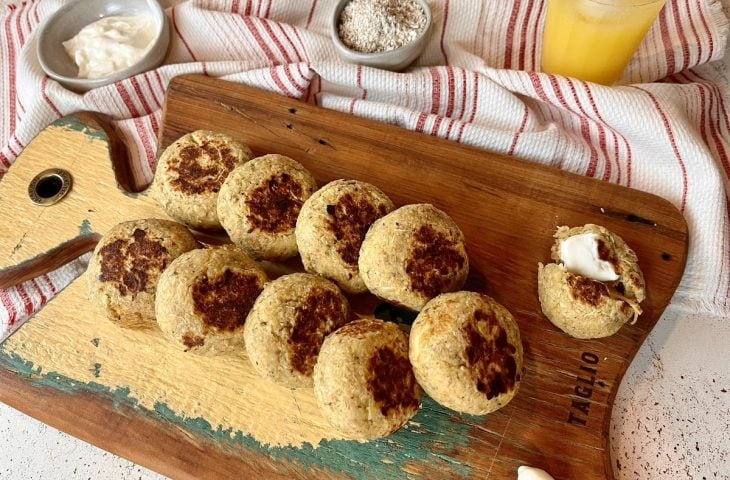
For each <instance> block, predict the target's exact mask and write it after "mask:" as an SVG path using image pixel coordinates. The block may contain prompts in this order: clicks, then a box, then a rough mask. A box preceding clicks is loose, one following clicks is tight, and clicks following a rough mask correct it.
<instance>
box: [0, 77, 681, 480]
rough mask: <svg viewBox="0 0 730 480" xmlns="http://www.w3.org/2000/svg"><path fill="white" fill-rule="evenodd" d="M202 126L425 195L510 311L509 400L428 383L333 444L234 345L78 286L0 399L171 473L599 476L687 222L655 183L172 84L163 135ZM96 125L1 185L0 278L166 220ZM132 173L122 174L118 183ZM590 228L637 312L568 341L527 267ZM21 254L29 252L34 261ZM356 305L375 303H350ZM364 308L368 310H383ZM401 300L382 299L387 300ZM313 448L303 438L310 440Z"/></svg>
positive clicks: (50, 311) (74, 133)
mask: <svg viewBox="0 0 730 480" xmlns="http://www.w3.org/2000/svg"><path fill="white" fill-rule="evenodd" d="M200 128H205V129H209V130H215V131H220V132H225V133H228V134H231V135H234V136H237V137H239V138H241V139H243V140H244V141H246V142H247V143H248V144H249V145H250V146H251V147H252V149H253V150H254V152H256V153H258V154H263V153H280V154H284V155H288V156H290V157H292V158H294V159H296V160H298V161H300V162H302V163H303V164H304V165H305V166H306V167H307V168H309V169H310V170H311V171H312V172H313V173H314V175H315V177H316V178H317V180H318V181H319V182H320V184H324V183H325V182H327V181H330V180H333V179H336V178H355V179H360V180H364V181H368V182H371V183H373V184H375V185H377V186H379V187H380V188H382V189H383V190H384V191H385V192H386V193H387V194H388V195H389V196H390V197H391V198H392V199H393V200H394V201H395V202H396V204H401V205H402V204H406V203H415V202H430V203H433V204H434V205H436V206H437V207H439V208H441V209H443V210H445V211H446V212H448V213H449V214H450V215H451V216H452V217H453V218H454V219H455V220H456V222H457V223H458V224H459V226H460V227H461V228H462V230H463V231H464V234H465V236H466V239H467V244H468V252H469V255H470V260H471V265H472V271H471V274H470V280H469V283H468V285H467V287H468V288H469V289H474V290H478V291H484V292H486V293H488V294H489V295H491V296H493V297H494V298H496V299H497V300H498V301H499V302H501V303H502V304H504V305H505V306H506V307H507V308H508V309H509V310H510V311H511V312H512V313H513V314H514V316H515V317H516V319H517V321H518V323H519V326H520V331H521V335H522V339H523V343H524V350H525V370H526V371H525V376H524V381H523V382H522V386H521V388H520V390H519V392H518V394H517V395H516V397H515V399H514V400H513V401H512V402H511V403H510V404H509V405H508V406H506V407H505V408H503V409H502V410H500V411H498V412H496V413H493V414H491V415H488V416H483V417H474V416H468V415H459V414H457V413H455V412H452V411H450V410H448V409H445V408H443V407H440V406H439V405H437V404H435V402H433V401H432V400H430V399H428V398H427V397H424V401H423V407H422V409H421V411H420V412H419V414H418V415H417V416H416V417H415V418H414V419H413V421H412V422H410V423H409V424H408V425H407V426H406V427H405V428H403V429H402V430H400V431H399V432H397V433H396V434H394V435H392V436H391V437H388V438H387V439H383V440H380V441H376V442H370V443H358V442H350V441H344V440H339V439H338V438H337V436H336V434H335V433H334V432H333V431H331V429H329V427H328V426H327V425H326V422H325V421H324V419H323V418H321V416H320V415H319V413H318V412H317V410H316V406H315V405H314V402H313V396H312V393H311V391H310V390H308V389H301V390H296V391H291V390H287V389H283V388H280V387H277V386H275V385H272V384H269V383H268V382H265V381H263V380H260V379H258V378H257V377H256V376H255V374H254V373H253V371H252V369H251V368H250V366H249V364H248V362H247V359H246V358H245V355H244V354H243V353H241V354H240V355H228V356H222V357H216V358H211V359H208V358H200V357H195V356H192V355H189V354H185V353H182V352H178V351H176V350H175V348H174V346H172V345H169V344H167V342H165V340H164V338H163V337H162V336H161V333H160V332H159V331H154V330H152V331H147V332H132V331H126V330H122V329H119V328H117V327H116V326H114V325H112V324H111V323H110V322H108V321H106V320H105V319H103V318H102V317H101V316H100V315H99V313H98V312H97V311H96V310H95V309H94V308H93V306H92V305H90V304H89V302H88V301H87V299H86V287H85V278H81V279H79V280H77V281H75V282H74V283H73V284H72V285H71V286H70V287H68V288H67V289H66V290H64V291H63V292H61V294H59V296H58V297H57V298H56V299H54V300H53V301H52V302H51V303H50V304H49V305H48V306H47V307H46V308H44V309H43V310H42V311H41V312H40V313H39V314H37V315H36V316H35V317H34V318H33V319H32V320H31V321H30V322H29V323H28V324H26V325H25V326H23V327H22V328H21V329H20V330H19V331H18V332H17V333H16V334H15V335H14V336H13V337H11V339H10V340H8V341H7V342H6V343H5V344H3V345H2V349H1V350H0V364H2V365H3V368H2V369H0V377H2V378H0V381H1V382H2V384H1V385H0V401H3V402H5V403H8V404H9V405H11V406H14V407H15V408H18V409H20V410H22V411H25V412H27V413H29V414H30V415H32V416H34V417H36V418H39V419H40V420H42V421H44V422H46V423H49V424H50V425H53V426H55V427H57V428H60V429H62V430H65V431H68V432H69V433H71V434H73V435H76V436H79V437H81V438H83V439H85V440H87V441H89V442H91V443H94V444H96V445H99V446H101V447H102V448H105V449H107V450H110V451H112V452H114V453H117V454H120V455H122V456H125V457H127V458H129V459H131V460H134V461H136V462H138V463H141V464H143V465H145V466H148V467H150V468H153V469H155V470H158V471H160V472H162V473H165V474H167V475H170V476H172V477H176V478H215V477H225V478H399V477H408V478H428V479H431V478H464V477H465V478H480V479H508V478H516V469H517V467H518V466H519V465H523V464H525V465H533V466H537V467H541V468H545V469H546V470H548V471H549V472H551V473H552V474H553V475H554V476H555V477H556V478H558V479H581V480H593V479H612V478H614V476H613V472H612V467H611V460H610V458H609V452H610V448H609V445H608V426H609V425H608V424H609V421H610V417H611V415H610V414H611V405H612V403H613V399H614V396H615V394H616V390H617V389H618V386H619V383H620V381H621V378H622V376H623V374H624V372H625V371H626V368H627V367H628V365H629V363H630V362H631V359H632V358H633V357H634V355H635V353H636V351H637V350H638V348H639V346H640V345H641V343H642V342H643V340H644V339H645V338H646V336H647V334H648V333H649V332H650V331H651V329H652V328H653V326H654V325H655V323H656V321H657V320H658V318H659V316H660V315H661V313H662V312H663V310H664V308H665V307H666V305H667V304H668V302H669V300H670V299H671V296H672V294H673V292H674V290H675V289H676V286H677V285H678V283H679V280H680V278H681V276H682V272H683V269H684V264H685V260H686V252H687V227H686V224H685V222H684V220H683V218H682V217H681V215H680V214H679V213H678V211H677V210H676V209H675V208H674V207H673V206H672V205H671V204H669V203H668V202H667V201H665V200H663V199H661V198H658V197H656V196H653V195H650V194H647V193H644V192H639V191H636V190H631V189H627V188H624V187H619V186H615V185H611V184H608V183H604V182H600V181H597V180H594V179H589V178H583V177H580V176H576V175H573V174H569V173H565V172H561V171H558V170H555V169H552V168H548V167H543V166H539V165H535V164H533V163H528V162H524V161H519V160H516V159H514V158H510V157H504V156H498V155H494V154H491V153H488V152H485V151H481V150H477V149H473V148H469V147H465V146H462V145H458V144H455V143H452V142H448V141H444V140H440V139H437V138H433V137H429V136H426V135H421V134H417V133H412V132H408V131H405V130H403V129H400V128H397V127H393V126H390V125H385V124H379V123H374V122H371V121H368V120H365V119H359V118H354V117H351V116H348V115H345V114H342V113H337V112H332V111H327V110H324V109H321V108H319V107H316V106H313V105H307V104H304V103H301V102H299V101H297V100H293V99H290V98H286V97H281V96H277V95H274V94H271V93H266V92H263V91H260V90H256V89H251V88H248V87H244V86H241V85H236V84H232V83H227V82H223V81H220V80H215V79H211V78H207V77H200V76H192V77H179V78H176V79H174V80H173V82H172V83H171V85H170V89H169V91H168V96H167V98H166V103H165V114H164V119H163V126H162V131H161V148H164V147H165V146H167V145H169V144H170V143H171V142H172V141H174V140H175V139H176V138H178V137H179V136H181V135H183V134H184V133H187V132H189V131H192V130H195V129H200ZM119 153H120V152H119V151H117V150H115V149H114V147H113V145H112V143H110V140H109V138H108V136H107V133H106V132H105V131H104V129H103V128H102V127H101V125H100V124H93V122H91V120H89V119H88V118H85V119H81V118H71V119H65V120H63V121H60V122H57V124H56V125H54V126H51V127H49V128H48V129H46V130H45V131H44V132H42V133H41V134H40V135H39V136H38V137H37V138H36V139H35V140H34V141H33V142H32V143H31V144H30V145H29V146H28V147H27V149H26V150H25V151H24V152H23V154H22V155H21V156H20V157H19V159H18V160H17V162H16V164H15V165H14V166H13V167H12V168H11V169H10V171H9V173H8V174H7V175H6V177H5V179H3V181H2V182H0V218H2V220H3V224H4V225H8V226H10V228H6V229H4V230H3V231H2V232H0V261H1V262H2V263H0V268H2V269H4V270H0V279H2V274H3V272H5V273H7V272H9V271H11V270H10V269H13V270H12V271H13V272H14V274H16V275H18V272H19V271H20V273H22V274H23V275H26V276H27V275H28V274H29V272H28V271H25V272H22V269H23V267H22V266H21V267H20V269H19V268H18V267H17V265H25V266H29V265H32V267H28V269H29V270H33V269H35V268H37V265H38V264H43V263H44V262H43V261H42V260H43V259H44V258H45V257H44V254H46V253H47V252H49V251H51V250H53V249H54V247H57V246H58V245H59V244H62V243H64V242H69V241H73V239H75V238H78V237H84V236H89V235H94V234H103V233H104V232H106V231H107V230H108V229H109V228H110V227H111V226H112V225H114V224H116V223H118V222H120V221H123V220H127V219H130V218H144V217H159V218H166V216H165V215H164V214H163V213H162V211H161V210H160V209H159V208H158V207H157V205H156V204H155V203H154V202H153V201H152V199H150V198H149V197H147V196H146V195H145V194H144V193H142V194H129V193H127V192H125V191H124V189H121V188H120V185H126V186H127V188H128V189H134V188H135V185H134V182H130V181H126V182H125V181H119V182H118V181H117V179H115V177H114V173H113V172H114V168H113V165H114V164H116V165H117V171H118V172H121V174H120V176H121V178H125V175H124V172H125V171H127V170H125V169H124V167H123V166H122V167H119V165H120V164H119V162H116V163H115V162H114V161H112V160H111V158H112V157H113V156H115V155H116V156H117V157H118V155H119ZM50 167H61V168H66V169H67V170H69V171H70V172H71V173H72V175H73V177H74V186H73V188H72V191H71V192H70V193H69V195H68V196H67V197H66V198H65V199H64V200H63V201H61V202H60V203H58V204H57V205H54V206H51V207H37V206H35V205H33V204H31V203H30V202H29V201H28V199H27V195H26V193H25V190H26V189H27V185H28V183H29V181H30V179H32V177H33V176H34V175H35V174H36V173H37V172H40V171H41V170H43V169H45V168H50ZM126 178H128V176H127V177H126ZM588 222H592V223H598V224H601V225H604V226H606V227H608V228H609V229H611V230H613V231H614V232H616V233H618V234H619V235H621V236H622V237H623V238H624V239H625V240H626V241H627V243H628V244H629V245H630V246H631V247H632V248H634V250H635V251H636V252H637V254H638V256H639V262H640V265H641V267H642V269H643V271H644V273H645V276H646V279H647V299H646V301H645V302H644V303H643V304H642V307H643V308H644V314H643V315H642V316H641V317H640V319H639V321H638V322H637V323H636V324H635V325H632V326H631V325H627V326H625V327H624V328H622V330H621V331H620V332H619V333H618V334H616V335H614V336H612V337H609V338H606V339H600V340H589V341H581V340H575V339H571V338H569V337H568V336H566V335H565V334H563V333H562V332H560V331H559V330H557V329H556V328H555V327H553V326H552V325H551V324H550V322H548V321H547V320H546V319H545V318H544V317H543V316H542V314H541V312H540V308H539V304H538V300H537V293H536V290H537V278H536V277H537V263H538V262H547V261H549V255H550V246H551V244H552V234H553V232H554V230H555V227H557V226H559V225H571V226H574V225H582V224H584V223H588ZM33 259H40V260H37V261H35V262H32V260H33ZM355 303H356V304H357V305H358V308H359V309H360V312H361V313H368V309H370V310H372V309H373V308H374V306H375V305H377V302H375V301H374V300H373V299H372V298H368V297H361V298H359V299H355ZM393 313H394V312H391V311H389V310H388V309H387V308H383V307H382V306H380V307H379V308H378V314H379V315H380V316H383V315H386V316H387V315H389V314H393ZM395 313H397V312H395ZM315 447H316V448H315Z"/></svg>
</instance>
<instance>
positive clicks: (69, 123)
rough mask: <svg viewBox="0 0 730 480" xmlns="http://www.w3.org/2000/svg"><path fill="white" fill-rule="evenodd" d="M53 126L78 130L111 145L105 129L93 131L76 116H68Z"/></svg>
mask: <svg viewBox="0 0 730 480" xmlns="http://www.w3.org/2000/svg"><path fill="white" fill-rule="evenodd" d="M51 125H53V126H54V127H66V128H70V129H71V130H76V131H77V132H81V133H84V134H86V135H88V136H89V137H91V138H95V139H97V140H102V141H104V142H107V143H109V137H108V136H107V134H106V132H105V131H104V129H103V128H99V129H91V128H89V125H87V124H85V123H84V122H82V121H81V120H79V118H78V117H77V116H76V115H67V116H65V117H61V118H59V119H58V120H56V121H55V122H53V123H52V124H51Z"/></svg>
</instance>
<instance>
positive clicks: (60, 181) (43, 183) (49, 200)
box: [28, 168, 71, 205]
mask: <svg viewBox="0 0 730 480" xmlns="http://www.w3.org/2000/svg"><path fill="white" fill-rule="evenodd" d="M70 189H71V174H70V173H69V172H67V171H66V170H62V169H60V168H51V169H48V170H44V171H42V172H41V173H39V174H38V175H36V176H35V177H34V178H33V180H31V182H30V185H28V196H29V197H30V200H31V201H32V202H33V203H35V204H37V205H53V204H54V203H56V202H58V201H59V200H61V199H62V198H63V197H65V196H66V194H67V193H68V191H69V190H70Z"/></svg>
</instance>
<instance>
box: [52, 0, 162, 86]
mask: <svg viewBox="0 0 730 480" xmlns="http://www.w3.org/2000/svg"><path fill="white" fill-rule="evenodd" d="M169 41H170V27H169V21H168V19H167V17H166V16H165V12H164V11H163V10H162V7H161V6H160V4H159V3H158V2H157V1H156V0H128V1H125V2H120V1H117V0H77V1H75V2H72V3H69V4H66V5H64V6H63V7H61V8H60V9H59V10H58V11H57V12H56V13H55V14H53V15H52V16H51V17H50V18H49V19H48V20H47V21H46V22H45V23H44V25H43V26H42V27H41V33H40V36H39V39H38V60H39V61H40V64H41V67H42V68H43V70H44V71H45V72H46V73H47V74H48V76H50V77H51V78H53V79H54V80H57V81H58V82H60V83H61V84H62V85H63V86H65V87H66V88H69V89H71V90H75V91H79V92H84V91H87V90H90V89H92V88H96V87H100V86H103V85H107V84H110V83H113V82H116V81H118V80H121V79H124V78H127V77H130V76H132V75H136V74H138V73H140V72H143V71H145V70H149V69H152V68H155V67H157V66H159V65H160V64H161V63H162V61H163V60H164V58H165V55H166V53H167V47H168V45H169Z"/></svg>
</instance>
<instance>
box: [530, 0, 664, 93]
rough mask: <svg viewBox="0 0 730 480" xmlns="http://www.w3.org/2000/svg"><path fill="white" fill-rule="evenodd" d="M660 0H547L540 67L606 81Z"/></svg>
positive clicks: (636, 41)
mask: <svg viewBox="0 0 730 480" xmlns="http://www.w3.org/2000/svg"><path fill="white" fill-rule="evenodd" d="M665 1H666V0H548V8H547V17H546V19H545V33H544V36H543V44H542V71H543V72H547V73H555V74H558V75H566V76H570V77H576V78H580V79H581V80H586V81H589V82H596V83H602V84H604V85H612V84H614V83H616V81H617V80H618V79H619V78H620V77H621V73H623V71H624V68H626V65H627V64H628V63H629V60H630V59H631V57H632V55H633V54H634V52H635V51H636V49H637V48H638V47H639V44H640V43H641V40H642V39H643V38H644V36H645V35H646V32H647V31H649V27H651V24H652V23H654V19H656V17H657V15H658V14H659V11H660V10H661V9H662V7H663V6H664V2H665Z"/></svg>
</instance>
